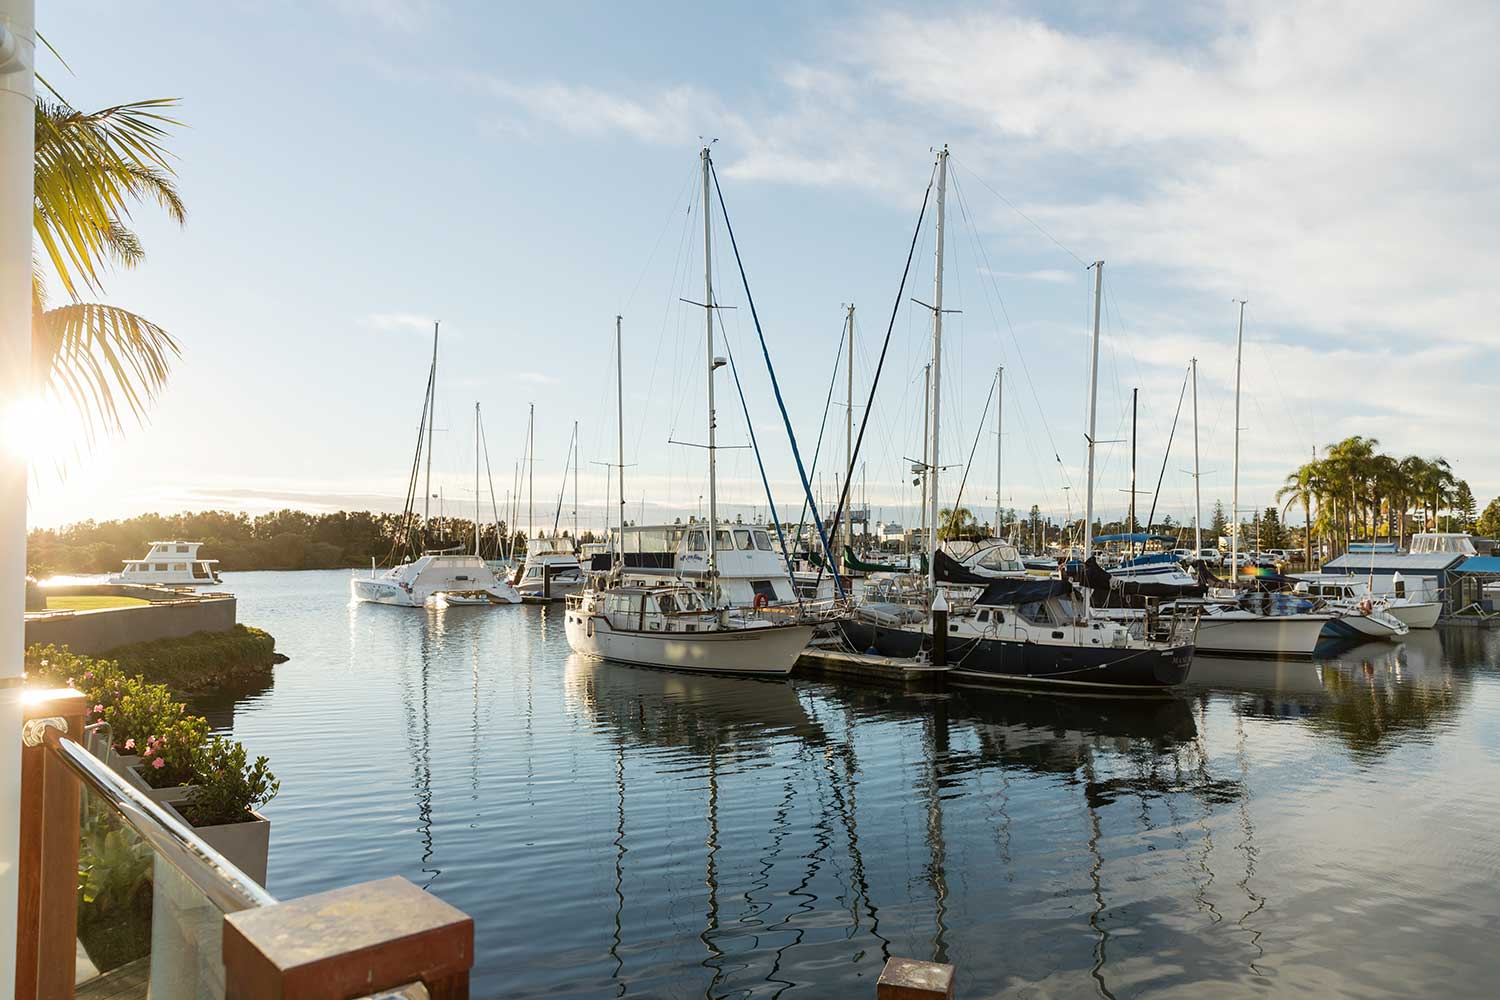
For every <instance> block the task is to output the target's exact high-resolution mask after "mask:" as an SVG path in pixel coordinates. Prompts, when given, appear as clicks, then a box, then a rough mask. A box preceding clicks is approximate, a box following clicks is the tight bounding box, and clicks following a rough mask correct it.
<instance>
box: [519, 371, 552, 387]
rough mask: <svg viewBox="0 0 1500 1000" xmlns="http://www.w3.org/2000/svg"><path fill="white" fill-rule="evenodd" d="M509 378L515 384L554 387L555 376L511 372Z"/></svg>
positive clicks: (539, 373)
mask: <svg viewBox="0 0 1500 1000" xmlns="http://www.w3.org/2000/svg"><path fill="white" fill-rule="evenodd" d="M511 378H513V379H515V380H516V381H517V382H526V383H528V384H530V385H556V384H557V383H558V379H557V377H556V376H553V375H547V374H544V373H542V372H513V373H512V374H511Z"/></svg>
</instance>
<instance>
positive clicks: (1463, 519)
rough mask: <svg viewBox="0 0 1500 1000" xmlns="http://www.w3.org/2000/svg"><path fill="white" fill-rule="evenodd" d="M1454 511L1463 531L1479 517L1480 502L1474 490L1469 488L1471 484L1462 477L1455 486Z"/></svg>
mask: <svg viewBox="0 0 1500 1000" xmlns="http://www.w3.org/2000/svg"><path fill="white" fill-rule="evenodd" d="M1453 511H1454V513H1456V514H1457V515H1458V518H1459V529H1460V530H1461V531H1468V530H1469V529H1470V528H1472V527H1473V526H1474V522H1475V521H1476V520H1477V519H1478V517H1479V502H1478V501H1477V500H1475V499H1474V491H1473V490H1471V489H1469V484H1468V483H1466V482H1464V481H1463V480H1462V479H1460V480H1459V481H1458V485H1457V486H1455V487H1454V488H1453Z"/></svg>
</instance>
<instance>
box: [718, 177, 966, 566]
mask: <svg viewBox="0 0 1500 1000" xmlns="http://www.w3.org/2000/svg"><path fill="white" fill-rule="evenodd" d="M933 170H934V172H935V171H936V170H937V167H936V166H934V167H933ZM931 197H932V176H931V175H928V178H927V189H926V190H925V191H923V192H922V210H921V211H920V212H918V213H917V227H916V229H915V230H913V231H912V234H911V246H910V247H908V248H907V251H906V267H905V268H904V269H902V271H901V284H900V286H899V287H897V289H896V301H895V302H894V303H893V304H892V305H891V320H890V322H889V323H888V324H886V328H885V341H884V343H882V344H881V345H880V360H879V361H877V362H875V377H874V378H873V379H872V380H871V381H870V395H869V396H868V397H867V398H866V399H865V416H864V419H863V420H861V421H860V422H859V436H858V437H857V438H855V439H854V456H853V459H854V460H857V459H858V458H859V451H860V449H861V448H862V447H864V443H865V431H866V430H867V429H869V426H870V414H871V413H873V412H874V406H875V390H876V389H878V388H879V387H880V373H881V371H883V370H884V369H885V355H886V352H887V351H888V350H890V346H891V333H892V331H893V330H895V328H896V317H897V316H899V315H900V314H901V297H902V296H903V295H904V294H906V279H907V278H908V277H909V276H910V275H911V262H912V258H913V257H914V256H915V255H916V252H917V239H918V238H919V237H920V236H921V235H922V220H923V219H925V218H926V216H927V201H928V199H929V198H931ZM726 222H727V220H726ZM733 238H734V237H733V234H731V235H730V239H731V240H732V239H733ZM751 308H752V310H753V309H754V306H751ZM779 398H780V397H779V396H778V399H779ZM785 412H786V411H785V410H783V411H782V413H785ZM923 454H924V455H925V454H926V451H925V445H924V451H923ZM854 460H851V461H850V465H854V464H855V461H854ZM805 482H806V480H804V483H805ZM848 502H849V483H848V482H845V483H844V492H843V495H841V496H840V497H839V506H838V510H836V511H835V512H834V515H833V530H834V533H835V534H837V533H838V530H839V520H840V518H841V517H842V516H843V513H844V506H845V504H847V503H848ZM813 516H814V517H816V516H817V509H816V508H814V509H813ZM933 529H934V530H935V529H936V525H934V526H933ZM823 547H824V549H825V550H826V549H827V547H828V540H827V538H826V536H825V538H824V540H823ZM828 565H830V566H832V565H833V560H832V559H831V558H830V560H829V562H828ZM822 579H823V567H821V566H820V567H818V576H817V580H818V582H819V583H821V582H822ZM834 581H835V582H837V581H838V577H837V576H834ZM839 592H840V593H841V594H842V593H843V586H842V585H840V587H839Z"/></svg>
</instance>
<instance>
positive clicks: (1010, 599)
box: [974, 577, 1073, 607]
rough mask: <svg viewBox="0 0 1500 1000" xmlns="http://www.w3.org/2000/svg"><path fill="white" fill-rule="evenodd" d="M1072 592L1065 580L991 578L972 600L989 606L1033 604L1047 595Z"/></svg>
mask: <svg viewBox="0 0 1500 1000" xmlns="http://www.w3.org/2000/svg"><path fill="white" fill-rule="evenodd" d="M1072 593H1073V585H1072V584H1070V583H1068V582H1067V581H1066V580H1039V579H1035V578H1032V579H1023V578H1020V577H1011V578H1007V579H1004V580H991V581H990V583H989V586H987V587H985V588H984V593H982V594H980V595H979V597H978V598H977V599H976V600H975V601H974V603H975V604H983V605H987V606H989V607H1014V606H1016V605H1017V604H1034V603H1036V602H1037V601H1045V600H1046V599H1047V598H1049V597H1067V596H1069V595H1070V594H1072Z"/></svg>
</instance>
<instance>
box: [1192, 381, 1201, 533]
mask: <svg viewBox="0 0 1500 1000" xmlns="http://www.w3.org/2000/svg"><path fill="white" fill-rule="evenodd" d="M1198 476H1199V472H1198V359H1197V358H1194V359H1193V560H1194V561H1197V559H1198V557H1199V556H1201V555H1202V554H1203V493H1202V491H1201V490H1200V489H1199V482H1198Z"/></svg>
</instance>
